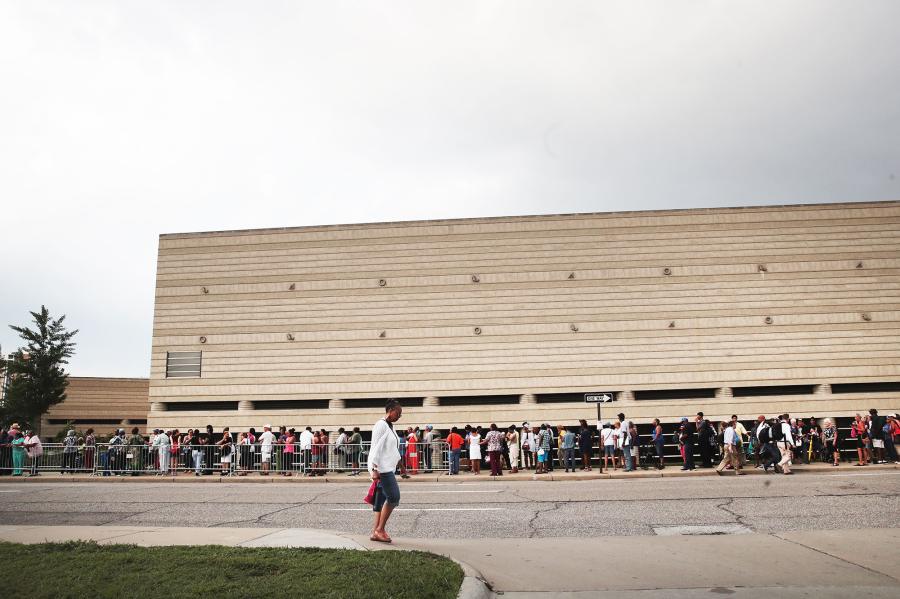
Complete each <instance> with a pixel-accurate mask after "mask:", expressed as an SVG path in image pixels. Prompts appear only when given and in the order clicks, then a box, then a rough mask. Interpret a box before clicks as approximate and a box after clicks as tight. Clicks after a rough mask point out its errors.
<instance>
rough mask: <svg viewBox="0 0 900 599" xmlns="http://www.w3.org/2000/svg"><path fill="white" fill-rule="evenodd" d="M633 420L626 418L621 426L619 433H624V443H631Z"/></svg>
mask: <svg viewBox="0 0 900 599" xmlns="http://www.w3.org/2000/svg"><path fill="white" fill-rule="evenodd" d="M631 427H632V424H631V420H628V419H625V420H623V421H622V426H620V427H619V434H620V435H622V445H631V444H632V443H631V432H630V431H631Z"/></svg>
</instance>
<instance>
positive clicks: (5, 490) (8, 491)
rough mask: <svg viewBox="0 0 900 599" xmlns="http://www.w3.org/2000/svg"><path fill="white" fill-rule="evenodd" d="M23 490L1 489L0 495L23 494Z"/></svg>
mask: <svg viewBox="0 0 900 599" xmlns="http://www.w3.org/2000/svg"><path fill="white" fill-rule="evenodd" d="M21 492H22V490H21V489H0V493H21Z"/></svg>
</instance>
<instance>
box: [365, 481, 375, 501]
mask: <svg viewBox="0 0 900 599" xmlns="http://www.w3.org/2000/svg"><path fill="white" fill-rule="evenodd" d="M377 486H378V481H377V480H373V481H372V484H371V486H370V487H369V492H368V493H366V497H365V499H363V501H365V502H366V503H368V504H369V505H375V488H376V487H377Z"/></svg>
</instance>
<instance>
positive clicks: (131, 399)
mask: <svg viewBox="0 0 900 599" xmlns="http://www.w3.org/2000/svg"><path fill="white" fill-rule="evenodd" d="M149 392H150V381H149V380H147V379H121V378H94V377H77V376H70V377H69V386H68V388H67V389H66V400H65V401H64V402H62V403H60V404H57V405H55V406H53V407H52V408H50V410H49V411H48V412H47V413H46V414H44V416H43V418H42V419H41V434H42V435H44V436H53V435H55V434H56V433H58V432H59V431H60V430H62V429H63V428H64V427H65V425H66V423H68V422H71V423H74V425H75V427H76V428H78V430H81V431H84V430H87V429H88V428H93V429H94V430H95V431H97V433H98V434H103V435H108V434H109V433H110V432H112V431H113V430H115V429H116V428H119V427H128V429H129V430H130V429H131V427H133V426H138V427H140V428H141V430H143V429H145V428H146V424H147V397H148V395H149Z"/></svg>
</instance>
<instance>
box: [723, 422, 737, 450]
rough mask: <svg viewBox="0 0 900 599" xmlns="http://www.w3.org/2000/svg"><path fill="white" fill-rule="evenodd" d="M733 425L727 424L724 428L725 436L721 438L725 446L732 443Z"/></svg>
mask: <svg viewBox="0 0 900 599" xmlns="http://www.w3.org/2000/svg"><path fill="white" fill-rule="evenodd" d="M734 434H735V433H734V427H733V426H729V427H728V428H726V429H725V436H724V438H723V442H724V443H725V447H730V446H731V445H734Z"/></svg>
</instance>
